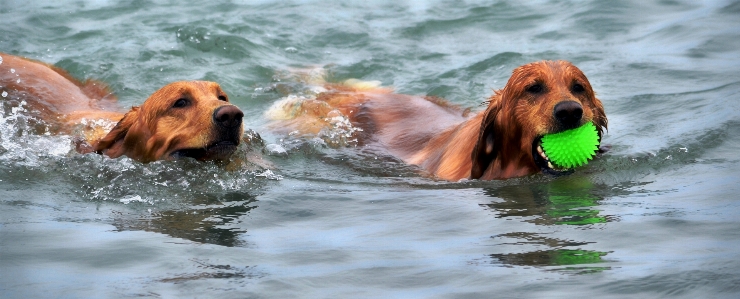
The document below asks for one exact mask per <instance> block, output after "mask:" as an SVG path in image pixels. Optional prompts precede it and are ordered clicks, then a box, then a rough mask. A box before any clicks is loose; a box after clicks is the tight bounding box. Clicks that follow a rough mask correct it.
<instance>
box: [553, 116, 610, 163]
mask: <svg viewBox="0 0 740 299" xmlns="http://www.w3.org/2000/svg"><path fill="white" fill-rule="evenodd" d="M598 149H599V134H598V132H597V131H596V126H595V125H594V124H593V123H592V122H589V123H587V124H585V125H582V126H580V127H578V128H575V129H570V130H567V131H563V132H560V133H555V134H548V135H545V136H543V137H542V150H544V151H545V154H546V155H547V157H548V158H550V162H552V163H553V164H555V165H557V166H558V167H564V168H568V169H570V168H574V167H578V166H581V165H585V164H586V163H588V160H591V159H592V158H593V157H594V156H595V155H596V151H597V150H598Z"/></svg>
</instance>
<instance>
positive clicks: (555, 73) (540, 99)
mask: <svg viewBox="0 0 740 299" xmlns="http://www.w3.org/2000/svg"><path fill="white" fill-rule="evenodd" d="M326 88H327V91H326V92H323V93H320V94H319V95H318V96H317V97H316V99H304V100H300V101H292V102H279V103H276V105H274V106H273V108H271V111H270V112H269V113H268V114H269V115H271V116H272V117H273V118H274V119H276V124H277V126H274V128H278V126H279V127H281V128H285V129H287V130H297V131H299V132H301V133H303V134H316V133H317V132H319V131H320V130H322V129H323V128H325V127H327V126H329V125H330V122H331V120H332V118H333V117H332V115H340V114H341V115H343V116H344V117H347V118H348V119H349V120H350V122H351V123H352V125H353V126H356V127H359V128H360V129H362V133H361V134H359V136H358V137H359V138H360V139H361V142H362V143H364V144H365V145H367V146H373V147H380V148H383V149H385V150H387V151H388V152H389V153H390V154H391V155H393V156H396V157H398V158H400V159H401V160H403V161H404V162H406V163H409V164H414V165H418V166H421V167H422V168H424V169H425V170H427V171H428V172H429V173H431V174H433V175H435V176H436V177H439V178H442V179H445V180H451V181H457V180H460V179H464V178H471V179H482V180H492V179H506V178H511V177H518V176H525V175H530V174H534V173H538V172H540V171H543V172H546V173H553V174H558V173H562V172H564V171H566V170H561V169H554V167H553V166H552V164H551V163H548V159H547V157H546V156H544V155H543V154H540V153H539V152H538V148H539V146H540V142H541V141H540V140H541V137H542V136H544V135H545V134H550V133H556V132H560V131H563V130H567V129H572V128H576V127H578V126H580V125H582V124H585V123H587V122H594V124H595V125H596V127H597V129H598V133H599V136H601V134H602V133H603V130H604V129H606V126H607V119H606V114H605V113H604V108H603V106H602V104H601V101H599V99H597V98H596V96H595V94H594V91H593V89H592V88H591V84H590V83H589V82H588V79H587V78H586V76H585V75H584V74H583V73H582V72H581V70H579V69H578V68H577V67H575V66H574V65H573V64H571V63H570V62H567V61H542V62H535V63H531V64H527V65H524V66H521V67H518V68H516V69H515V70H514V72H513V74H512V76H511V78H510V79H509V81H508V82H507V84H506V86H505V87H504V88H503V89H501V90H497V91H495V93H494V95H493V96H491V98H490V99H489V101H488V108H487V109H486V110H485V111H482V112H480V113H478V114H475V115H473V116H472V117H470V116H468V115H467V114H468V113H467V111H463V110H461V109H459V108H457V107H455V106H453V105H450V104H449V103H447V102H445V101H443V100H440V99H436V98H431V97H426V98H424V97H417V96H408V95H401V94H393V93H391V92H390V90H388V89H382V88H366V87H362V86H360V87H357V84H354V86H348V85H347V84H345V85H336V84H335V85H331V84H327V86H326ZM278 131H280V130H278Z"/></svg>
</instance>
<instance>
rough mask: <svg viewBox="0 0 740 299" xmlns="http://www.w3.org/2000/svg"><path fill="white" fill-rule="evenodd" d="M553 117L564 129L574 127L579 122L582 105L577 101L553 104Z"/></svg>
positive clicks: (581, 114)
mask: <svg viewBox="0 0 740 299" xmlns="http://www.w3.org/2000/svg"><path fill="white" fill-rule="evenodd" d="M553 113H554V115H555V119H556V120H557V121H558V123H559V124H560V125H561V126H562V127H563V128H565V129H569V128H575V127H577V126H578V124H580V122H581V117H582V116H583V107H581V104H578V102H574V101H565V102H560V103H558V104H557V105H555V109H554V111H553Z"/></svg>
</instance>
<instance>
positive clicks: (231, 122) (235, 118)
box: [213, 105, 244, 128]
mask: <svg viewBox="0 0 740 299" xmlns="http://www.w3.org/2000/svg"><path fill="white" fill-rule="evenodd" d="M242 118H244V112H242V111H241V110H239V108H237V107H236V106H234V105H226V106H221V107H218V108H216V111H213V122H215V123H216V124H218V125H219V126H221V127H224V128H235V127H238V126H241V125H242Z"/></svg>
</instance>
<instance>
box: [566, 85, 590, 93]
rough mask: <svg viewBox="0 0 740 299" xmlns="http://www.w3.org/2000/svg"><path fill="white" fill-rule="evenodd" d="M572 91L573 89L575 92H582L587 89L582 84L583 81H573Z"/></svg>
mask: <svg viewBox="0 0 740 299" xmlns="http://www.w3.org/2000/svg"><path fill="white" fill-rule="evenodd" d="M570 91H572V92H573V93H582V92H584V91H586V89H585V88H584V87H583V85H581V83H573V86H572V87H571V88H570Z"/></svg>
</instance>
